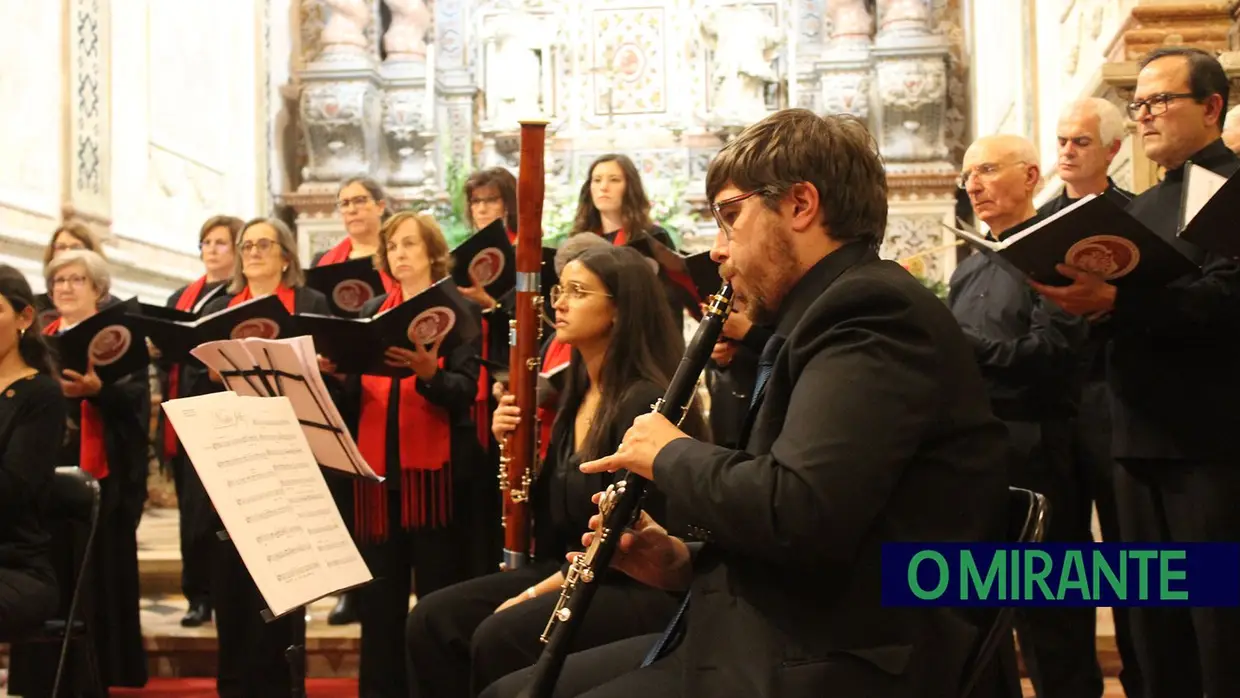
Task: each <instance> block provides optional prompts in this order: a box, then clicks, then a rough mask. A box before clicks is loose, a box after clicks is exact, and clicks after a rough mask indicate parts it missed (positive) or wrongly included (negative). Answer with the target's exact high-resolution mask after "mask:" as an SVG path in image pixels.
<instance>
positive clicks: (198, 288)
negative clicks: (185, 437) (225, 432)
mask: <svg viewBox="0 0 1240 698" xmlns="http://www.w3.org/2000/svg"><path fill="white" fill-rule="evenodd" d="M206 286H207V277H206V275H203V276H202V277H201V278H199V279H198V280H197V281H195V282H194V283H192V284H190V285H189V286H186V287H185V290H184V291H182V292H181V297H180V298H178V299H177V305H176V309H177V310H180V311H183V312H187V313H188V312H190V311H192V310H193V309H194V304H195V303H197V302H198V298H199V297H200V296H202V289H204V288H206ZM180 396H181V365H180V364H173V365H172V367H171V368H169V369H168V394H167V395H165V396H164V400H175V399H177V398H178V397H180ZM179 443H180V442H179V441H178V440H177V432H176V429H173V428H172V422H171V421H169V420H168V419H166V418H165V419H164V462H167V461H169V460H172V458H173V457H175V456H176V454H177V451H178V445H179Z"/></svg>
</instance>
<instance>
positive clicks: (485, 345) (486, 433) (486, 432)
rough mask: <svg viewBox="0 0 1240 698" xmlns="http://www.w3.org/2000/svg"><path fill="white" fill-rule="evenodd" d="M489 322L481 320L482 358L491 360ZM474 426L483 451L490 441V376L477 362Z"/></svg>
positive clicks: (485, 367) (483, 364) (481, 363)
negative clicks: (476, 427) (476, 428)
mask: <svg viewBox="0 0 1240 698" xmlns="http://www.w3.org/2000/svg"><path fill="white" fill-rule="evenodd" d="M490 328H491V321H490V320H489V319H487V318H485V317H484V318H482V358H483V360H484V361H485V360H487V359H490V358H491V356H490V355H491V347H490V344H491V341H490ZM473 418H474V424H477V425H478V443H479V444H480V445H481V446H482V447H483V449H485V450H489V449H487V444H489V443H490V442H491V441H490V440H491V374H490V372H489V371H488V370H487V365H486V364H485V363H483V362H482V361H480V362H478V394H477V395H476V396H475V397H474V409H473Z"/></svg>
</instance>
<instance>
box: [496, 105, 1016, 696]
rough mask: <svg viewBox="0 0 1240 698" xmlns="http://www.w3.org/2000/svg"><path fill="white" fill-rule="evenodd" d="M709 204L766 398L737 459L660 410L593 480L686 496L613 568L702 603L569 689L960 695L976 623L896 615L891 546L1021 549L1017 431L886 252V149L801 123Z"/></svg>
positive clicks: (604, 653) (939, 310) (574, 672)
mask: <svg viewBox="0 0 1240 698" xmlns="http://www.w3.org/2000/svg"><path fill="white" fill-rule="evenodd" d="M706 190H707V195H708V197H709V198H710V200H711V201H712V202H713V203H712V206H711V208H712V210H713V211H714V214H715V217H716V220H717V222H718V225H719V233H718V235H717V237H716V240H715V246H714V249H713V250H712V255H713V257H714V258H715V259H716V260H717V261H720V262H721V263H722V267H721V274H722V275H723V277H724V278H725V279H727V280H728V281H730V282H731V284H732V285H733V288H734V290H735V292H736V295H737V299H738V301H739V302H740V304H741V306H742V307H744V308H745V310H746V312H747V313H748V315H749V317H750V318H751V319H752V320H753V321H754V322H755V323H757V324H760V325H764V326H768V327H772V328H774V336H773V337H772V338H771V340H770V341H768V342H767V344H766V347H765V349H764V351H763V352H762V357H761V360H760V363H759V369H758V380H757V385H756V386H755V390H754V395H755V397H754V404H753V406H751V408H750V414H749V416H748V418H747V420H746V429H745V433H744V434H743V435H742V438H741V440H740V442H739V443H740V446H739V449H729V448H725V447H722V446H716V445H712V444H708V443H704V442H701V441H697V440H694V439H692V438H690V437H688V436H687V435H685V434H684V433H682V432H681V431H680V430H679V429H677V428H676V427H675V426H673V425H672V423H671V422H669V421H668V420H667V419H665V418H664V417H662V416H659V415H643V416H641V417H639V418H637V419H636V420H635V421H634V423H633V426H632V427H631V428H630V429H629V430H628V432H627V433H626V434H625V436H624V439H623V441H622V442H621V446H620V448H619V449H618V451H617V452H616V453H615V454H613V455H609V456H606V457H603V458H601V459H597V460H594V461H590V462H586V463H583V464H582V465H581V469H582V470H583V471H585V472H588V473H599V472H610V471H617V470H620V469H627V470H628V471H630V472H632V473H635V474H637V475H640V476H643V477H646V478H649V479H651V480H652V481H653V482H654V484H655V486H657V487H658V488H659V490H660V492H662V493H664V494H665V496H666V498H667V512H668V516H669V518H670V519H671V521H664V522H656V521H654V520H652V519H650V518H649V517H648V516H646V515H645V514H643V515H642V517H641V518H640V519H639V521H638V522H637V523H636V525H635V526H634V533H631V534H625V536H624V537H623V538H622V540H621V544H620V550H619V551H618V553H617V556H616V558H615V559H614V561H613V565H614V566H615V567H618V568H619V569H621V570H622V571H624V572H625V573H627V574H628V575H630V576H632V577H634V578H637V579H640V580H641V581H643V582H645V583H647V584H651V585H654V586H657V587H660V588H664V589H668V590H685V589H688V590H689V595H688V599H687V602H686V604H687V606H686V607H684V608H683V609H682V610H683V614H678V619H677V621H674V622H673V625H672V627H671V628H669V633H668V634H666V635H664V636H661V637H660V636H649V635H648V636H645V637H641V638H634V639H631V640H625V641H621V642H618V643H612V644H610V645H607V646H604V647H599V648H595V649H593V650H587V651H584V652H580V653H577V654H573V655H570V656H569V657H568V659H567V662H566V663H565V665H564V670H563V672H562V674H561V675H560V677H559V682H558V684H557V688H556V691H555V694H554V695H555V696H557V697H558V696H590V698H611V697H613V696H615V697H617V698H619V697H620V696H625V697H627V696H635V695H637V696H642V697H643V698H656V697H662V696H677V697H684V698H688V697H690V696H712V698H731V697H733V696H735V697H737V698H740V697H742V696H743V697H744V698H764V697H765V698H774V697H776V696H778V697H779V698H801V697H804V698H811V697H812V698H820V697H821V696H832V695H838V696H866V697H867V698H883V697H884V696H901V697H902V698H904V697H909V696H925V697H926V698H930V697H931V696H933V697H934V698H942V697H943V696H952V695H956V693H957V690H958V688H959V686H960V679H961V676H962V674H963V673H964V669H965V664H966V662H967V658H968V656H969V654H970V652H971V650H972V649H973V647H974V646H975V643H976V637H977V635H978V633H979V629H978V627H977V625H976V624H975V622H973V621H972V620H970V618H968V617H967V616H965V615H964V614H963V612H958V611H955V610H951V609H946V608H888V607H884V606H883V605H882V603H881V601H880V595H881V589H882V581H881V579H880V576H881V546H882V544H884V543H888V542H896V541H954V542H969V541H984V540H995V539H998V538H1000V537H1001V531H1002V530H1003V525H1004V524H1003V521H1004V519H1005V513H1006V501H1007V473H1006V471H1005V466H1004V451H1005V438H1006V434H1005V430H1004V428H1003V426H1002V424H1000V423H999V422H998V421H997V420H996V419H995V418H994V416H993V415H992V414H991V411H990V406H989V401H988V399H987V395H986V391H985V388H984V386H983V384H982V380H981V376H980V374H979V372H978V369H977V366H976V363H975V362H974V360H973V354H972V351H971V350H970V348H969V345H968V344H967V342H966V341H965V338H964V335H963V334H962V332H961V330H960V329H959V326H958V325H957V324H956V322H955V321H954V320H953V318H952V316H951V314H950V312H948V310H947V308H946V307H945V306H944V305H943V303H942V302H941V301H939V300H938V299H937V298H936V297H935V296H934V295H933V294H932V293H931V292H930V291H928V290H927V289H926V288H925V287H924V286H922V284H921V283H919V282H918V281H917V280H916V279H915V278H913V277H912V276H911V275H910V274H908V272H906V271H905V270H904V269H903V268H901V267H900V266H899V265H898V264H896V263H894V262H889V261H881V260H880V259H879V258H878V255H877V252H876V250H877V248H878V246H879V244H880V243H881V241H882V237H883V231H884V229H885V227H886V223H887V187H886V176H885V173H884V171H883V167H882V164H881V162H880V160H879V157H878V154H877V152H876V146H875V143H874V139H873V137H872V136H871V134H870V133H869V132H868V131H867V130H866V128H865V127H864V126H863V125H862V123H861V122H860V121H858V120H856V119H853V118H852V117H847V116H839V117H837V116H828V117H820V116H817V115H815V114H813V113H812V112H809V111H806V110H801V109H792V110H785V111H781V112H778V113H776V114H773V115H771V116H770V117H768V118H766V119H765V120H763V121H762V122H760V123H758V124H755V125H754V126H751V127H750V128H748V129H747V130H746V131H745V132H744V133H742V134H741V135H740V136H738V137H737V138H736V139H735V140H733V141H732V142H731V143H729V144H728V145H727V146H726V147H725V148H724V149H723V150H722V151H721V152H720V153H719V155H718V156H717V157H716V158H715V160H714V161H713V162H712V163H711V166H710V169H709V171H708V173H707V182H706ZM962 502H967V503H968V505H967V506H962V505H961V503H962ZM598 521H599V517H597V516H596V517H595V518H594V521H593V523H592V525H594V526H597V524H598ZM663 524H671V525H669V526H668V527H669V528H672V529H673V530H677V529H680V530H689V531H694V532H695V534H696V537H697V538H698V539H699V540H697V541H694V542H688V541H686V540H683V539H680V538H675V537H671V536H669V535H668V533H667V531H666V529H665V528H664V527H663ZM587 535H588V534H587ZM655 641H657V646H654V647H652V645H656V642H655ZM652 650H653V651H652ZM648 655H649V660H648V661H646V662H644V661H643V660H644V659H646V658H647V656H648ZM527 681H528V672H525V673H522V672H518V673H516V674H510V675H508V676H507V677H505V678H503V679H501V680H499V681H498V682H496V683H495V684H492V685H491V687H489V688H488V689H487V691H485V692H484V693H483V695H484V696H515V695H517V694H518V693H519V692H520V691H521V690H522V689H523V688H524V687H525V685H526V682H527ZM979 695H980V693H979Z"/></svg>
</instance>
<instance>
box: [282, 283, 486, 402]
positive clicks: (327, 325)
mask: <svg viewBox="0 0 1240 698" xmlns="http://www.w3.org/2000/svg"><path fill="white" fill-rule="evenodd" d="M295 321H296V323H297V327H298V329H299V331H300V332H302V333H304V334H308V335H310V336H311V337H312V338H313V339H314V346H315V347H317V349H318V353H319V354H321V355H322V356H324V357H325V358H327V359H330V360H331V361H332V363H334V364H336V371H337V372H338V373H359V374H367V375H372V376H391V377H394V378H407V377H409V376H411V375H413V372H412V371H410V370H409V369H408V368H398V367H395V366H389V365H388V364H387V363H386V362H385V361H384V352H386V351H387V348H388V347H401V348H404V349H413V342H414V341H415V340H417V341H420V342H421V343H422V344H423V345H424V346H428V347H429V346H430V345H432V344H434V343H435V340H437V339H439V337H441V336H442V337H443V343H442V344H440V345H439V355H440V356H447V355H448V354H450V353H451V352H452V351H453V350H454V349H456V348H457V347H459V346H461V345H462V344H467V343H469V342H472V341H473V340H474V339H475V338H477V336H478V334H479V332H480V328H479V326H478V322H477V319H476V318H475V317H474V310H473V308H472V307H471V305H470V303H469V301H467V300H466V299H465V297H464V296H462V295H461V293H460V291H458V290H457V288H456V284H454V283H452V279H451V278H445V279H442V280H440V281H438V282H436V283H435V284H434V285H432V286H431V287H430V288H428V289H426V290H425V291H423V292H421V293H419V294H418V295H416V296H414V297H413V298H410V299H409V300H407V301H405V302H403V303H401V304H400V305H398V306H396V307H395V308H392V309H390V310H388V311H386V312H384V313H383V314H381V315H376V316H374V317H369V318H358V319H353V318H338V317H332V316H328V315H298V316H297V317H296V319H295Z"/></svg>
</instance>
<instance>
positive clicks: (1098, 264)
mask: <svg viewBox="0 0 1240 698" xmlns="http://www.w3.org/2000/svg"><path fill="white" fill-rule="evenodd" d="M944 227H945V228H947V229H948V230H950V231H952V232H953V233H955V234H956V235H957V236H959V237H961V238H963V239H964V240H965V241H966V242H968V243H969V244H971V245H973V246H974V247H976V248H977V249H978V250H980V251H981V252H982V253H984V254H987V255H990V256H991V257H992V258H993V259H995V260H996V261H997V262H998V263H999V264H1000V265H1001V266H1003V267H1005V268H1006V269H1008V270H1009V271H1011V272H1012V273H1013V274H1016V275H1017V276H1020V277H1028V278H1030V279H1032V280H1034V281H1037V282H1039V283H1042V284H1046V285H1048V286H1067V285H1069V284H1070V283H1071V280H1070V279H1068V278H1067V277H1065V276H1063V275H1062V274H1060V273H1059V272H1058V271H1056V270H1055V266H1056V265H1059V264H1066V265H1068V266H1071V267H1076V268H1078V269H1083V270H1085V271H1089V272H1093V273H1095V274H1097V275H1099V276H1101V277H1102V278H1103V279H1105V280H1106V281H1107V282H1109V283H1111V284H1114V285H1116V286H1121V287H1122V286H1141V287H1161V286H1165V285H1167V284H1168V283H1170V282H1172V281H1174V280H1176V279H1178V278H1180V277H1182V276H1184V275H1185V274H1188V273H1191V272H1192V271H1193V270H1195V269H1196V268H1197V267H1196V265H1194V264H1193V263H1192V261H1191V260H1189V259H1188V258H1187V257H1185V256H1184V255H1183V254H1180V252H1179V251H1178V250H1176V249H1175V248H1174V247H1173V246H1172V245H1171V243H1169V242H1167V241H1166V240H1164V239H1162V238H1161V237H1159V236H1158V234H1156V233H1154V232H1153V231H1152V230H1150V229H1149V228H1147V227H1145V225H1144V224H1142V223H1141V222H1140V221H1138V220H1137V219H1135V218H1133V217H1132V216H1131V215H1129V214H1128V212H1126V211H1125V210H1124V209H1122V208H1120V206H1119V205H1117V204H1116V203H1115V202H1113V201H1111V200H1110V199H1109V198H1107V197H1103V196H1097V195H1094V194H1090V195H1089V196H1085V197H1082V198H1081V200H1080V201H1077V202H1076V203H1074V204H1072V205H1071V206H1068V207H1067V208H1065V209H1063V210H1061V211H1059V212H1058V213H1055V214H1054V215H1051V216H1048V217H1046V218H1033V219H1031V220H1030V221H1029V222H1027V223H1026V224H1024V225H1023V226H1021V227H1019V228H1018V229H1017V230H1016V231H1014V232H1012V233H1011V234H1009V235H1007V236H1005V237H1004V238H1003V240H1001V241H997V242H996V241H995V240H992V239H990V238H987V237H983V236H981V235H979V234H978V233H975V232H970V231H967V230H960V229H958V228H952V227H951V226H947V225H944Z"/></svg>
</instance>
